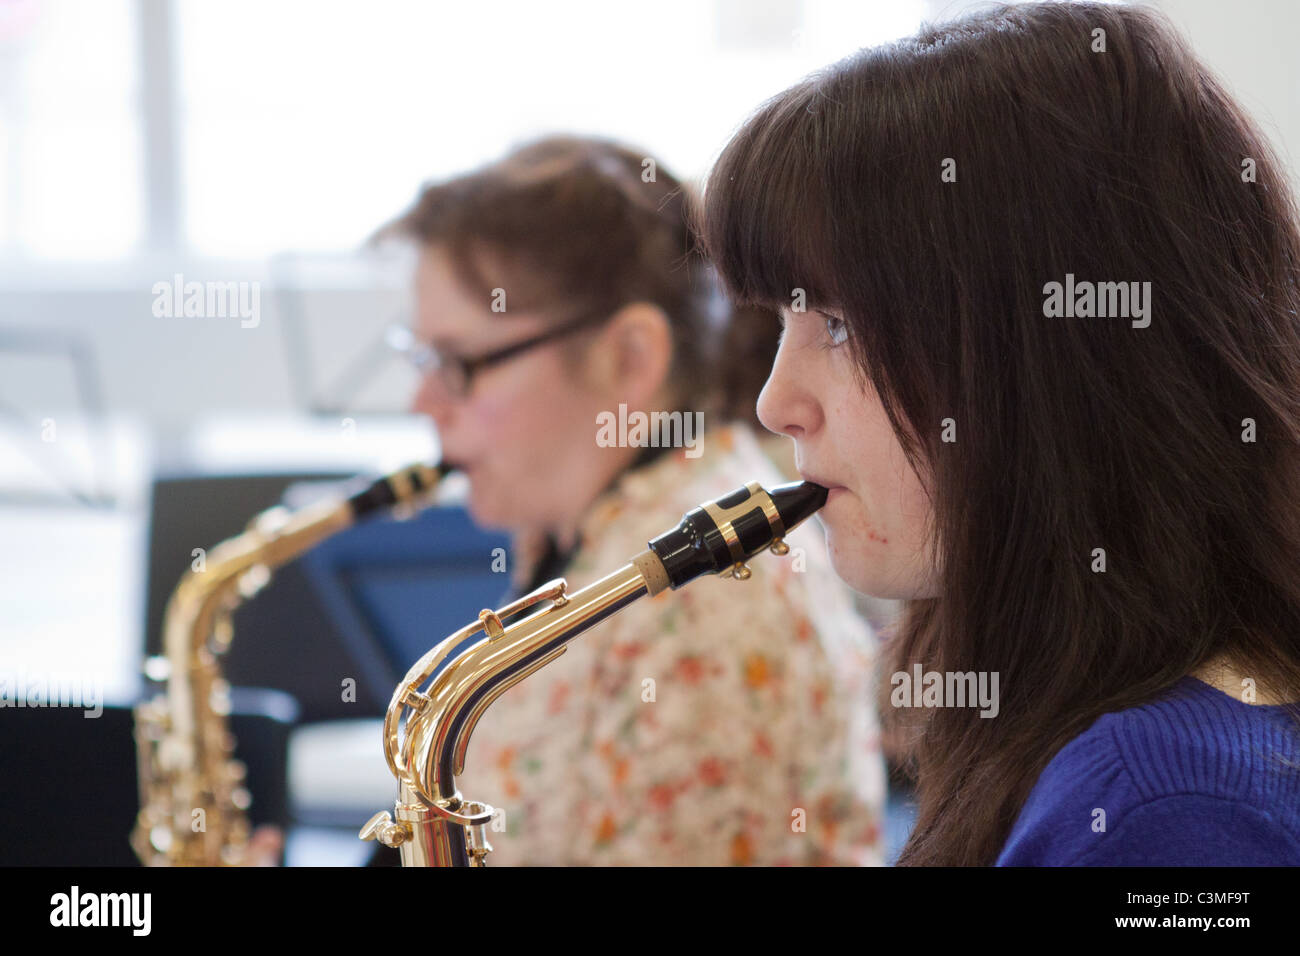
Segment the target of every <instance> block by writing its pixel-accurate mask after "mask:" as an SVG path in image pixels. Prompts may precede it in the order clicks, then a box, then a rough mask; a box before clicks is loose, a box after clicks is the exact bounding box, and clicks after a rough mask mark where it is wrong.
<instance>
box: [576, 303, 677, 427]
mask: <svg viewBox="0 0 1300 956" xmlns="http://www.w3.org/2000/svg"><path fill="white" fill-rule="evenodd" d="M672 359H673V333H672V326H671V324H670V322H669V320H668V316H667V315H665V314H664V311H663V309H661V308H659V307H658V306H657V305H651V304H650V303H649V302H632V303H629V304H628V305H625V306H623V307H622V308H621V309H619V310H618V312H616V313H615V314H614V316H613V317H612V318H611V319H610V321H609V324H608V325H607V326H606V327H605V330H604V333H603V334H602V335H601V337H600V340H599V341H598V342H597V343H596V352H595V354H593V355H592V361H591V362H590V364H589V369H590V371H591V372H593V373H594V374H595V379H596V380H595V381H594V382H593V384H595V385H596V386H597V387H598V388H600V389H601V391H603V392H605V393H606V394H609V395H611V396H614V397H616V398H617V399H618V400H619V401H625V402H627V403H628V404H630V405H632V404H640V405H645V404H647V403H649V402H651V401H653V400H654V399H655V397H656V396H657V395H659V394H660V392H661V391H662V390H663V388H664V387H665V385H666V384H667V382H668V372H669V369H670V368H671V366H672Z"/></svg>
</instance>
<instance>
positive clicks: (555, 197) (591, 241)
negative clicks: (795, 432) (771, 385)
mask: <svg viewBox="0 0 1300 956" xmlns="http://www.w3.org/2000/svg"><path fill="white" fill-rule="evenodd" d="M698 201H699V200H698V192H697V191H696V190H695V189H693V188H692V187H691V186H690V184H688V183H686V182H683V181H682V180H679V179H678V178H677V177H676V176H674V175H673V174H672V173H671V172H669V171H668V169H666V168H665V167H664V165H663V164H662V163H660V162H659V161H658V160H657V159H656V158H655V157H654V156H653V155H652V154H650V153H646V152H641V151H638V150H636V149H634V148H632V147H630V146H626V145H621V144H619V143H615V142H613V141H611V140H606V139H600V138H595V137H584V136H572V135H559V134H557V135H550V136H544V137H541V138H539V139H536V140H532V141H530V142H527V143H524V144H522V145H520V146H518V147H516V148H514V149H512V150H511V151H510V152H509V153H507V154H506V155H505V156H503V157H501V158H500V159H498V160H496V161H495V162H492V163H490V164H488V165H486V166H484V167H483V168H481V169H477V170H474V171H473V172H469V173H465V174H464V175H460V176H456V177H454V178H452V179H449V180H446V181H444V182H438V183H432V184H429V185H427V186H426V187H424V188H423V189H422V190H421V192H420V195H419V196H418V198H417V199H416V201H415V203H414V204H413V205H412V207H411V208H410V209H409V210H407V211H406V212H405V213H403V214H402V215H401V216H400V217H399V218H397V219H396V220H394V221H393V222H392V223H389V224H388V225H387V226H385V227H384V228H383V229H381V230H380V231H379V233H377V235H376V238H388V237H394V236H398V237H404V238H408V239H414V240H415V241H417V242H418V243H420V244H422V245H425V246H438V247H440V248H442V249H445V250H446V252H447V253H448V255H449V257H450V260H451V262H452V265H453V267H454V268H455V270H456V273H457V277H458V279H459V280H460V281H461V283H462V284H463V285H464V287H465V288H466V289H468V290H471V291H473V292H476V293H480V294H481V295H482V296H483V301H484V302H488V301H489V300H490V297H491V294H492V292H491V290H493V289H495V288H507V289H508V293H509V300H508V301H509V302H510V309H511V311H512V312H513V311H527V310H538V311H541V312H542V313H544V314H546V315H547V316H548V317H549V318H550V319H551V320H552V322H553V323H554V324H559V323H561V322H564V321H567V320H569V319H572V318H576V317H578V316H580V315H586V314H591V313H599V312H604V313H606V314H613V313H614V312H615V311H617V310H618V309H619V308H620V307H621V306H624V305H627V304H629V303H631V302H649V303H650V304H652V305H657V306H659V307H660V308H661V309H662V310H663V311H664V313H665V315H666V316H667V317H668V321H669V324H670V326H671V329H672V338H673V360H672V367H671V369H670V370H669V380H670V381H669V385H670V388H671V389H672V391H673V393H674V396H675V400H676V405H677V406H678V410H681V411H702V412H705V419H704V420H705V422H706V425H707V423H709V422H710V420H711V418H712V416H713V415H717V416H719V417H720V418H722V419H724V420H737V419H738V420H741V421H746V422H748V423H750V424H753V425H757V418H756V416H755V413H754V406H755V403H756V402H757V399H758V393H759V391H760V390H761V389H762V386H763V380H764V378H765V377H766V374H767V369H768V368H769V367H770V366H771V362H772V357H773V356H774V355H775V353H776V347H777V341H778V337H779V334H780V327H779V325H778V323H777V322H776V321H775V320H774V319H773V318H772V317H771V315H770V314H765V313H761V312H758V311H756V310H748V309H741V308H738V307H736V306H734V305H733V304H731V303H730V302H728V301H727V299H726V297H725V296H724V295H723V294H722V291H721V288H720V286H719V284H718V282H717V278H716V274H715V273H714V272H713V269H712V267H711V266H710V265H709V263H708V262H707V261H706V260H705V258H704V257H703V255H702V253H701V251H700V248H699V243H698V242H697V240H696V237H695V235H694V234H693V232H692V231H691V227H692V223H693V222H694V220H695V218H696V214H695V213H696V209H697V204H698ZM585 339H586V337H575V338H574V339H573V340H572V341H571V342H570V343H569V344H570V348H569V349H568V355H569V357H570V358H573V359H575V360H578V359H580V356H581V350H582V347H583V345H584V344H585ZM724 357H727V358H726V359H725V360H724Z"/></svg>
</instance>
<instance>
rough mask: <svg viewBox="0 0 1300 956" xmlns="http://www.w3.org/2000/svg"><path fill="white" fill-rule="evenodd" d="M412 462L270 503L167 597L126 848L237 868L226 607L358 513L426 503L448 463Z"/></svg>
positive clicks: (240, 800)
mask: <svg viewBox="0 0 1300 956" xmlns="http://www.w3.org/2000/svg"><path fill="white" fill-rule="evenodd" d="M449 470H450V469H449V467H447V466H445V465H444V466H439V467H429V466H427V465H412V466H410V467H407V468H404V469H402V470H400V471H397V472H395V473H393V474H391V475H389V476H388V477H386V478H381V479H380V480H378V481H375V482H374V483H372V484H370V485H369V487H367V488H366V489H365V490H363V491H360V492H358V493H357V494H355V495H352V496H351V497H349V498H346V499H344V500H342V501H326V502H321V503H320V504H317V505H314V506H311V507H307V508H303V509H301V510H299V511H295V512H290V511H288V510H287V509H286V508H284V507H281V506H276V507H273V508H270V509H268V510H266V511H264V512H262V513H261V514H259V515H258V516H257V517H255V518H254V519H253V520H252V521H251V522H249V526H248V529H247V530H246V531H244V532H243V533H242V534H239V535H236V536H235V537H233V538H230V539H229V540H227V541H223V542H222V543H221V544H219V545H217V546H216V547H215V548H213V549H212V550H211V552H210V553H209V554H208V555H207V557H206V560H205V562H204V566H202V570H196V569H193V568H191V570H189V571H187V572H186V573H185V574H184V575H183V576H182V577H181V581H180V584H179V585H178V586H177V588H176V590H175V591H174V592H173V593H172V596H171V599H170V600H169V601H168V603H167V610H166V613H165V616H164V619H163V644H164V651H165V657H162V658H152V659H150V661H149V662H148V663H147V665H146V668H145V670H146V673H147V674H148V675H149V676H150V677H151V678H152V679H155V680H165V681H166V685H167V686H166V693H165V694H162V695H159V696H158V697H156V698H154V699H153V700H149V701H145V702H143V703H141V704H140V705H139V706H137V707H136V710H135V738H136V749H137V754H138V758H139V774H140V812H139V815H138V817H137V818H136V824H135V829H134V830H133V831H132V834H131V847H132V849H133V850H135V853H136V856H138V857H139V858H140V862H142V863H144V864H145V865H147V866H238V865H241V864H246V863H248V862H250V861H249V860H248V858H247V856H248V854H247V849H248V840H249V827H248V818H247V815H246V811H247V810H248V807H249V804H250V803H251V802H252V801H251V798H250V796H249V793H248V790H247V788H246V787H245V786H244V772H245V771H244V767H243V765H242V764H241V763H240V762H239V761H237V760H235V759H234V756H233V754H234V744H235V741H234V738H233V737H232V735H231V733H230V730H229V727H228V720H227V715H228V714H229V712H230V696H229V694H230V688H229V685H228V684H227V683H226V681H225V680H223V679H222V677H221V669H220V667H219V666H218V662H219V660H220V657H221V655H222V654H223V653H225V652H226V650H227V649H228V648H229V647H230V641H231V638H232V637H233V634H234V630H233V627H232V624H231V615H232V614H233V612H234V611H235V609H236V608H237V607H239V605H240V604H241V603H242V602H243V601H244V600H246V599H248V598H250V597H252V596H253V595H254V594H255V593H256V592H257V591H258V590H260V589H261V588H262V587H263V586H264V585H265V584H266V583H267V582H268V581H270V579H271V572H272V571H273V570H274V569H276V568H278V567H280V566H281V565H284V564H286V563H287V562H289V561H291V560H293V559H294V558H296V557H297V556H298V555H300V554H302V553H303V552H304V551H307V550H308V549H310V548H312V547H313V546H314V545H316V544H319V543H320V542H321V541H323V540H325V539H326V538H328V537H330V536H331V535H334V534H336V533H338V532H339V531H342V530H344V529H345V528H348V527H350V526H351V525H352V524H354V523H355V522H356V521H358V520H359V519H361V518H363V517H365V516H367V515H370V514H373V513H376V512H378V511H380V510H383V509H387V508H389V507H392V506H398V507H399V508H402V509H405V510H406V511H407V512H408V513H410V514H413V513H415V512H416V511H418V510H420V509H421V508H423V507H425V506H427V505H428V504H429V503H430V502H431V501H432V497H433V492H434V490H435V488H436V486H437V485H438V483H439V482H440V481H441V480H442V478H443V477H444V476H445V475H446V473H447V472H448V471H449Z"/></svg>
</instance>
